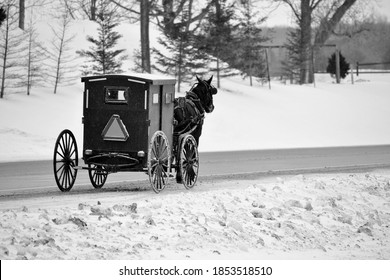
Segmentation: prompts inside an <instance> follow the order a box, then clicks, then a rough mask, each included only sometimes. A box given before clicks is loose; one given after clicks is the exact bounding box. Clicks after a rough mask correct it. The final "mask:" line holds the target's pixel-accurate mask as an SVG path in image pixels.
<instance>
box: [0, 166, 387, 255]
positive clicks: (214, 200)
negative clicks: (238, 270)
mask: <svg viewBox="0 0 390 280" xmlns="http://www.w3.org/2000/svg"><path fill="white" fill-rule="evenodd" d="M389 198H390V173H389V171H386V172H374V173H370V174H339V175H318V174H317V175H299V176H294V177H283V178H267V179H262V180H260V179H259V180H254V181H239V182H228V181H218V182H203V183H200V184H199V185H198V186H197V187H196V189H194V190H192V191H185V190H182V189H173V188H168V189H167V190H166V191H165V192H164V193H162V194H160V195H158V196H157V195H152V194H151V191H145V192H137V193H134V192H128V193H126V192H120V193H117V192H112V193H109V192H108V193H107V192H105V193H104V195H102V194H99V193H95V194H92V195H91V194H84V195H83V194H79V195H72V196H63V195H61V196H58V197H57V196H56V197H46V198H38V199H34V198H30V199H22V200H20V201H18V203H17V204H16V205H17V206H16V205H15V203H14V202H11V201H5V202H2V204H1V207H0V208H1V209H3V210H0V225H1V226H0V244H1V245H0V258H1V259H389V258H390V229H389V227H390V214H389V213H390V203H389Z"/></svg>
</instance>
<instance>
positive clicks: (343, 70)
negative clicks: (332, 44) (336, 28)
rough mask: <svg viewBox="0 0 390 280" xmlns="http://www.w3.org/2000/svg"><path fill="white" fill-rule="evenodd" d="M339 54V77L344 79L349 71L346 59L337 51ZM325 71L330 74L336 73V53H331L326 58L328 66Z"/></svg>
mask: <svg viewBox="0 0 390 280" xmlns="http://www.w3.org/2000/svg"><path fill="white" fill-rule="evenodd" d="M339 56H340V77H341V78H342V79H344V78H345V77H346V76H347V74H348V71H349V69H350V68H349V63H348V62H347V61H346V59H345V57H344V56H343V55H342V54H341V52H340V53H339ZM326 72H327V73H330V74H331V75H332V76H334V75H336V53H333V54H332V55H331V57H330V58H329V59H328V67H326Z"/></svg>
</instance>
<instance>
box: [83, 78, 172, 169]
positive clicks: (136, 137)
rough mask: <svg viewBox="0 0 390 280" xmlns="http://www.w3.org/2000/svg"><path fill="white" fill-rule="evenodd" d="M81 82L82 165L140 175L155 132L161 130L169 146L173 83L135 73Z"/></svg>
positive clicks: (84, 79)
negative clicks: (137, 172)
mask: <svg viewBox="0 0 390 280" xmlns="http://www.w3.org/2000/svg"><path fill="white" fill-rule="evenodd" d="M81 81H82V82H84V104H83V105H84V106H83V124H84V145H83V159H84V161H85V163H86V164H98V165H103V166H105V167H106V168H108V169H109V170H110V171H113V172H115V171H120V170H129V171H142V170H144V169H145V168H146V156H145V154H146V153H147V151H148V145H149V142H150V139H151V137H152V135H153V133H154V132H155V131H157V130H162V131H164V133H165V134H166V135H167V138H168V141H169V143H172V134H173V99H174V95H175V92H174V90H175V88H174V85H175V79H171V78H161V77H159V76H154V75H149V74H140V75H138V74H137V75H102V76H88V77H83V78H81Z"/></svg>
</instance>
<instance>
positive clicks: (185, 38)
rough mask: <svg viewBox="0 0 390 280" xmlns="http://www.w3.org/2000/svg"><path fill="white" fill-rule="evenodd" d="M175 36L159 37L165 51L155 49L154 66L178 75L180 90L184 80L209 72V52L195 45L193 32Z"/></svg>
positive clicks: (162, 71)
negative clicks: (207, 65) (207, 66)
mask: <svg viewBox="0 0 390 280" xmlns="http://www.w3.org/2000/svg"><path fill="white" fill-rule="evenodd" d="M175 37H176V38H174V39H173V38H170V37H167V36H166V35H163V36H162V37H160V38H158V42H159V44H160V45H161V46H162V48H161V49H163V50H164V51H159V50H157V49H153V54H154V56H155V58H156V64H155V65H153V68H154V69H155V70H157V71H159V72H161V73H167V74H170V75H174V76H175V77H177V79H178V91H180V85H181V83H182V82H186V81H191V80H192V79H193V77H194V76H195V75H203V74H205V73H207V72H208V69H206V64H207V61H208V59H209V57H208V55H207V53H205V52H202V51H199V50H198V49H197V48H195V47H194V45H195V43H194V37H193V36H192V35H191V34H189V33H186V32H179V33H178V34H176V36H175Z"/></svg>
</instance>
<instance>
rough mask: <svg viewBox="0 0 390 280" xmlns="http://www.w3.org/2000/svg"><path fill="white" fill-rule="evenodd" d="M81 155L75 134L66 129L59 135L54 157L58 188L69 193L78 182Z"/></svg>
mask: <svg viewBox="0 0 390 280" xmlns="http://www.w3.org/2000/svg"><path fill="white" fill-rule="evenodd" d="M78 161H79V154H78V151H77V143H76V139H75V137H74V135H73V133H72V132H71V131H70V130H68V129H65V130H64V131H62V132H61V133H60V135H58V138H57V141H56V144H55V147H54V156H53V168H54V178H55V180H56V183H57V186H58V188H59V189H60V190H61V191H63V192H67V191H70V189H71V188H72V187H73V184H74V182H75V181H76V176H77V169H76V168H75V167H76V166H77V165H78Z"/></svg>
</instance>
